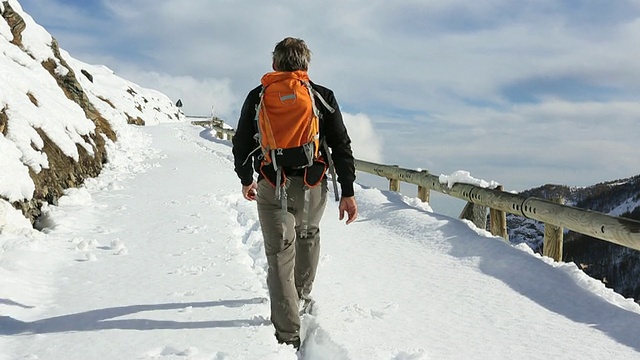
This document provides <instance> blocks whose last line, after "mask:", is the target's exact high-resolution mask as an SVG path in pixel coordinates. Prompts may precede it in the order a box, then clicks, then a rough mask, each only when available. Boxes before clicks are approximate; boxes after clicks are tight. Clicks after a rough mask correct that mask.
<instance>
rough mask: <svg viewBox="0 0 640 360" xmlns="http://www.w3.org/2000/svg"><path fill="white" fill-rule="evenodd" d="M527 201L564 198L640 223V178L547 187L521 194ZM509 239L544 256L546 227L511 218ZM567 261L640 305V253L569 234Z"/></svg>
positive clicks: (584, 206)
mask: <svg viewBox="0 0 640 360" xmlns="http://www.w3.org/2000/svg"><path fill="white" fill-rule="evenodd" d="M519 194H520V195H521V196H523V197H538V198H543V199H552V198H563V199H564V202H565V204H567V205H571V206H575V207H578V208H582V209H589V210H594V211H598V212H602V213H605V214H609V215H612V216H620V217H626V218H630V219H634V220H640V175H636V176H633V177H630V178H626V179H619V180H612V181H607V182H602V183H598V184H595V185H592V186H587V187H570V186H564V185H552V184H547V185H543V186H540V187H537V188H533V189H529V190H525V191H522V192H520V193H519ZM507 228H508V231H509V239H510V241H511V242H512V243H514V244H519V243H523V242H524V243H526V244H527V245H529V247H531V249H533V251H535V252H537V253H542V245H543V239H544V224H542V223H540V222H538V221H535V220H531V219H525V218H522V217H519V216H515V215H508V216H507ZM563 261H565V262H575V263H576V264H577V265H578V266H579V267H581V268H582V269H583V270H584V271H585V272H586V273H587V274H589V275H590V276H591V277H594V278H596V279H599V280H602V281H603V282H605V283H606V284H607V286H609V287H610V288H612V289H613V290H615V291H616V292H618V293H620V294H622V295H624V296H626V297H629V298H634V299H635V300H636V301H637V302H640V251H637V250H633V249H629V248H625V247H622V246H619V245H615V244H611V243H609V242H606V241H603V240H599V239H595V238H592V237H590V236H586V235H582V234H578V233H575V232H573V231H565V235H564V253H563Z"/></svg>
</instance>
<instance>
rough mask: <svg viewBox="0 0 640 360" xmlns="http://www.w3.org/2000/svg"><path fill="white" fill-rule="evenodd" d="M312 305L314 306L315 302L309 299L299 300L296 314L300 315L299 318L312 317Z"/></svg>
mask: <svg viewBox="0 0 640 360" xmlns="http://www.w3.org/2000/svg"><path fill="white" fill-rule="evenodd" d="M314 304H315V301H313V299H311V298H305V299H300V301H299V302H298V306H299V309H298V310H299V312H298V313H299V314H300V316H302V315H304V314H309V315H313V305H314Z"/></svg>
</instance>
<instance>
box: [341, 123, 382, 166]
mask: <svg viewBox="0 0 640 360" xmlns="http://www.w3.org/2000/svg"><path fill="white" fill-rule="evenodd" d="M342 116H343V119H344V124H345V126H346V127H347V131H348V132H349V137H350V138H351V142H352V145H351V147H352V149H353V154H354V155H355V157H356V158H358V159H362V160H367V161H373V162H378V163H381V162H383V156H382V149H383V142H382V138H381V137H380V136H379V135H378V133H377V132H376V130H375V127H374V126H373V124H372V123H371V119H369V117H367V116H366V115H365V114H356V115H351V114H348V113H342Z"/></svg>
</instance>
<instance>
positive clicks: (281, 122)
mask: <svg viewBox="0 0 640 360" xmlns="http://www.w3.org/2000/svg"><path fill="white" fill-rule="evenodd" d="M261 82H262V92H261V94H260V104H259V105H258V112H257V117H258V132H259V140H260V147H261V148H262V153H263V156H264V158H263V162H264V163H265V164H272V165H273V167H274V169H277V168H278V167H288V168H303V167H307V166H311V165H312V164H313V161H314V160H315V159H316V158H317V157H318V152H319V150H320V124H319V120H318V110H317V108H316V106H315V101H314V98H313V91H312V89H311V85H310V83H309V77H308V75H307V73H306V72H305V71H293V72H271V73H268V74H265V75H264V76H263V77H262V80H261Z"/></svg>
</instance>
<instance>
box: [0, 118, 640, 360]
mask: <svg viewBox="0 0 640 360" xmlns="http://www.w3.org/2000/svg"><path fill="white" fill-rule="evenodd" d="M126 129H127V130H125V131H127V133H128V135H127V136H128V140H129V141H127V142H118V143H117V144H113V147H111V148H110V155H111V158H112V160H111V161H110V162H109V163H108V164H107V166H106V168H105V169H104V170H103V172H102V173H101V174H100V176H99V177H97V178H95V179H90V180H89V181H87V182H86V183H85V185H84V186H83V187H81V188H79V189H69V190H67V192H66V196H64V197H62V198H61V199H60V201H59V204H58V205H57V206H47V207H46V208H45V215H44V216H43V217H42V219H41V220H40V222H39V226H40V227H41V228H42V231H41V232H38V231H35V230H33V229H32V228H31V226H30V224H28V222H27V223H26V224H25V222H26V220H24V218H22V220H20V218H21V214H20V213H19V212H18V211H16V210H14V209H13V208H11V207H10V206H9V205H8V204H6V203H5V202H1V201H0V214H2V213H4V217H1V216H0V220H2V219H3V218H4V220H5V221H4V226H2V227H0V230H2V231H0V360H14V359H47V360H58V359H59V360H67V359H83V360H92V359H102V360H104V359H161V360H165V359H166V360H169V359H180V360H204V359H207V360H211V359H215V360H240V359H242V360H253V359H256V360H258V359H260V360H265V359H266V360H269V359H273V360H276V359H278V360H286V359H291V360H297V359H307V360H319V359H323V360H329V359H331V360H360V359H361V360H377V359H383V360H426V359H444V360H446V359H523V358H526V359H554V358H562V359H580V360H583V359H604V358H611V359H632V358H635V357H637V356H638V354H640V339H639V338H638V336H637V334H638V333H640V305H639V304H637V303H635V302H633V301H632V300H630V299H624V298H623V297H622V296H620V295H618V294H616V293H614V292H613V291H611V290H610V289H607V288H606V287H605V286H604V284H602V283H601V282H599V281H597V280H594V279H592V278H589V277H588V276H587V275H585V274H584V273H583V272H582V271H581V270H579V269H578V268H577V267H576V265H574V264H573V263H555V262H553V261H552V260H550V259H548V258H542V257H540V256H539V255H536V254H533V253H532V252H531V250H530V249H529V248H528V247H527V246H525V245H517V246H515V245H510V244H508V243H506V242H504V241H503V240H502V239H500V238H497V237H493V236H491V235H490V234H489V233H487V232H486V231H484V230H479V229H477V228H475V227H474V226H473V225H472V224H470V223H469V222H466V221H462V220H458V219H455V218H451V217H448V216H444V215H439V214H437V213H434V212H432V210H431V208H430V207H429V206H428V205H425V204H422V203H420V202H419V201H418V200H417V199H416V198H411V197H406V196H402V195H400V194H397V193H391V192H388V191H381V190H377V189H371V188H365V187H362V186H356V197H357V199H358V205H359V210H360V214H359V219H358V220H357V221H356V222H354V223H352V224H350V225H345V224H344V221H339V220H338V210H337V203H336V202H334V201H329V202H328V204H327V210H326V212H325V216H324V218H323V220H322V223H321V229H322V230H321V231H322V240H321V242H322V250H321V259H320V265H319V269H318V277H317V280H316V282H315V285H314V289H313V291H312V296H313V297H314V300H315V305H314V307H313V312H312V314H310V315H304V316H303V318H302V330H301V334H302V339H303V345H302V352H301V353H299V354H296V353H295V351H294V349H293V348H292V347H290V346H285V345H280V344H278V343H277V341H276V339H275V337H274V335H273V327H272V325H271V323H270V321H269V303H268V300H267V299H268V290H267V286H266V281H265V279H266V258H265V256H264V248H263V245H262V236H261V233H260V227H259V224H258V218H257V210H256V207H255V203H253V202H249V201H246V200H244V199H243V198H242V195H241V192H240V189H239V185H238V179H237V177H236V176H235V174H234V172H233V157H232V154H231V147H230V146H231V145H230V142H229V141H228V140H218V139H215V138H214V136H213V134H212V133H211V131H210V130H208V129H205V128H203V127H199V126H194V125H191V124H190V123H189V122H174V123H163V124H158V125H151V126H146V127H127V128H126ZM212 169H215V171H211V170H212ZM194 174H198V175H197V176H194ZM329 198H332V196H329ZM1 223H3V222H1V221H0V224H1Z"/></svg>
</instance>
